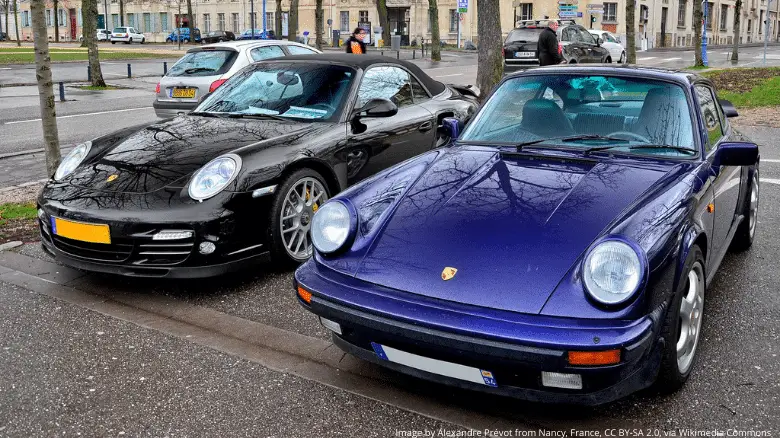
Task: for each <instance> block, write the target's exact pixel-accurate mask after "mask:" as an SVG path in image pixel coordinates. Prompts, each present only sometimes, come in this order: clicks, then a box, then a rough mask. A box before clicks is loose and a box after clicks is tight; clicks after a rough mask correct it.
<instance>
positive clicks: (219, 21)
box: [217, 14, 225, 30]
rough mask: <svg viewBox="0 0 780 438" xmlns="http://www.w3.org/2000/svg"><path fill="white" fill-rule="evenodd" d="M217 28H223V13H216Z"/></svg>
mask: <svg viewBox="0 0 780 438" xmlns="http://www.w3.org/2000/svg"><path fill="white" fill-rule="evenodd" d="M217 26H218V27H217V29H219V30H225V14H217Z"/></svg>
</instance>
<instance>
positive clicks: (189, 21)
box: [187, 0, 257, 43]
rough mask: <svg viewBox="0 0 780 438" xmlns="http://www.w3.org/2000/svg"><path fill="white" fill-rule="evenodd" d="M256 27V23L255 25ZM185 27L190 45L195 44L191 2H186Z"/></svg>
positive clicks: (188, 0)
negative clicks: (187, 29) (187, 30)
mask: <svg viewBox="0 0 780 438" xmlns="http://www.w3.org/2000/svg"><path fill="white" fill-rule="evenodd" d="M255 26H257V23H255ZM187 27H188V28H189V29H190V43H194V42H195V20H193V19H192V0H187Z"/></svg>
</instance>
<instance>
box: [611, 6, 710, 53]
mask: <svg viewBox="0 0 780 438" xmlns="http://www.w3.org/2000/svg"><path fill="white" fill-rule="evenodd" d="M694 1H696V0H694ZM626 62H627V63H628V64H636V0H626Z"/></svg>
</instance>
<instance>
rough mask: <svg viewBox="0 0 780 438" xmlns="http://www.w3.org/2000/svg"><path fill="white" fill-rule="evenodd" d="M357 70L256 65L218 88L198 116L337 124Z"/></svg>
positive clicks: (300, 64)
mask: <svg viewBox="0 0 780 438" xmlns="http://www.w3.org/2000/svg"><path fill="white" fill-rule="evenodd" d="M354 76H355V74H354V70H352V69H351V68H348V67H343V66H338V65H329V64H321V63H305V62H295V63H290V62H266V63H263V64H254V65H253V66H252V67H250V68H247V69H244V70H242V71H241V72H240V73H238V74H237V75H235V76H233V77H232V78H231V79H230V80H229V81H228V82H226V83H225V85H223V86H222V87H220V88H218V89H217V91H215V92H214V94H212V95H211V96H209V97H208V98H207V99H206V100H205V101H203V103H202V104H201V105H199V106H198V108H197V109H196V110H195V111H196V112H205V113H217V114H230V115H236V116H238V115H246V116H249V115H251V116H263V115H267V116H277V117H287V118H291V119H305V120H315V121H316V120H319V121H325V120H328V121H330V120H333V119H336V118H338V116H339V115H340V109H341V107H342V106H343V105H344V101H345V100H346V98H347V95H348V94H349V89H350V86H351V84H352V79H353V78H354Z"/></svg>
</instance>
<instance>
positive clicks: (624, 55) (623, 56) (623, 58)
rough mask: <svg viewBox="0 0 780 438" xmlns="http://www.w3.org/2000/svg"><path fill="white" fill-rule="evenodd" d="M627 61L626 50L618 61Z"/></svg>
mask: <svg viewBox="0 0 780 438" xmlns="http://www.w3.org/2000/svg"><path fill="white" fill-rule="evenodd" d="M625 62H626V52H623V53H621V54H620V61H618V63H620V64H623V63H625Z"/></svg>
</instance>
